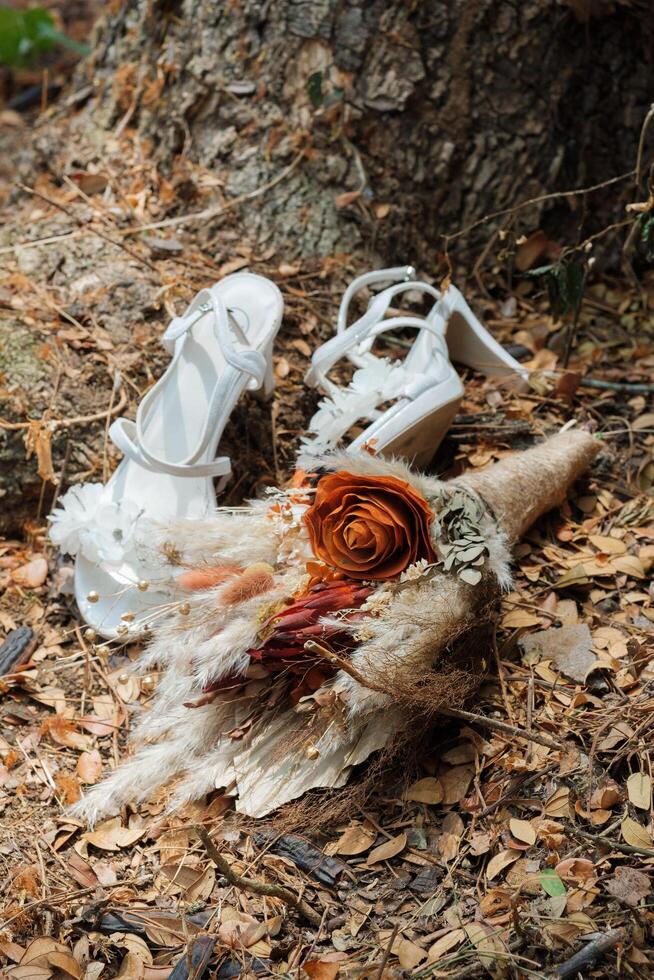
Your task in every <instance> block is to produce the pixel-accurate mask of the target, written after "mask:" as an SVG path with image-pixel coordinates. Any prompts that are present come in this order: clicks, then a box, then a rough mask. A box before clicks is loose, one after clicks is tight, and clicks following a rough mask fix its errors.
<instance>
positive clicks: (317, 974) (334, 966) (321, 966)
mask: <svg viewBox="0 0 654 980" xmlns="http://www.w3.org/2000/svg"><path fill="white" fill-rule="evenodd" d="M302 969H303V970H304V972H305V973H306V974H307V975H308V976H310V977H311V980H335V978H336V977H337V976H338V972H339V970H340V964H339V963H331V962H329V960H307V962H306V963H303V964H302Z"/></svg>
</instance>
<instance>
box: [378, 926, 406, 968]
mask: <svg viewBox="0 0 654 980" xmlns="http://www.w3.org/2000/svg"><path fill="white" fill-rule="evenodd" d="M399 931H400V923H399V922H398V923H397V924H396V926H395V928H394V929H393V932H392V933H391V938H390V939H389V940H388V943H387V945H386V949H385V950H384V955H383V957H382V961H381V963H380V964H379V970H378V971H377V978H376V980H382V977H383V976H384V968H385V966H386V964H387V963H388V957H389V956H390V955H391V949H392V948H393V943H394V942H395V938H396V936H397V934H398V932H399Z"/></svg>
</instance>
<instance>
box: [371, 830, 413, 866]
mask: <svg viewBox="0 0 654 980" xmlns="http://www.w3.org/2000/svg"><path fill="white" fill-rule="evenodd" d="M406 841H407V837H406V834H398V835H397V837H392V838H391V839H390V840H387V841H384V843H383V844H380V845H379V847H375V848H374V849H373V850H372V851H371V852H370V854H369V855H368V860H367V861H366V864H369V865H370V864H377V863H378V862H379V861H389V860H390V859H391V858H393V857H395V856H396V855H397V854H400V853H401V852H402V851H403V850H404V848H405V847H406Z"/></svg>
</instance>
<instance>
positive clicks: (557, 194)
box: [443, 170, 636, 249]
mask: <svg viewBox="0 0 654 980" xmlns="http://www.w3.org/2000/svg"><path fill="white" fill-rule="evenodd" d="M635 173H636V171H635V170H629V171H628V173H625V174H620V175H619V176H618V177H611V178H609V180H604V181H602V183H601V184H593V185H592V186H591V187H579V188H577V189H576V190H573V191H554V192H553V193H552V194H541V195H540V196H539V197H531V198H529V199H528V200H527V201H521V202H520V204H515V205H514V206H513V207H511V208H502V210H501V211H492V212H491V213H490V214H486V215H484V217H483V218H479V220H478V221H473V222H472V224H470V225H466V227H465V228H461V229H460V230H459V231H457V232H455V234H454V235H443V239H444V241H445V248H446V249H447V247H448V245H449V243H450V242H453V241H455V240H456V239H457V238H461V237H462V236H463V235H467V234H468V232H470V231H474V230H475V228H479V227H480V226H481V225H486V224H488V222H489V221H492V220H493V219H494V218H503V217H504V215H506V214H513V212H514V211H521V210H522V209H523V208H528V207H531V206H532V205H533V204H544V202H545V201H555V200H557V199H559V198H565V197H577V196H578V195H579V194H592V193H593V191H599V190H602V189H603V188H604V187H610V186H611V184H618V183H620V182H621V181H623V180H627V178H628V177H633V176H634V174H635Z"/></svg>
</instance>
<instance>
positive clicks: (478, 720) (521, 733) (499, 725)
mask: <svg viewBox="0 0 654 980" xmlns="http://www.w3.org/2000/svg"><path fill="white" fill-rule="evenodd" d="M440 713H441V714H442V715H446V716H447V717H449V718H460V719H461V721H469V722H470V724H471V725H479V726H480V727H481V728H488V729H490V730H491V731H495V732H499V733H500V734H501V735H511V736H513V737H514V738H523V739H525V740H526V741H527V742H536V743H537V744H538V745H545V746H546V747H547V748H548V749H556V750H557V752H560V751H562V749H563V744H562V743H561V742H557V740H556V739H554V738H550V736H549V735H543V733H542V732H533V731H532V732H528V731H526V730H525V729H524V728H518V727H517V725H507V724H506V722H504V721H498V720H497V718H487V717H486V715H477V714H475V713H474V712H472V711H463V710H462V709H461V708H442V709H441V711H440Z"/></svg>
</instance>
